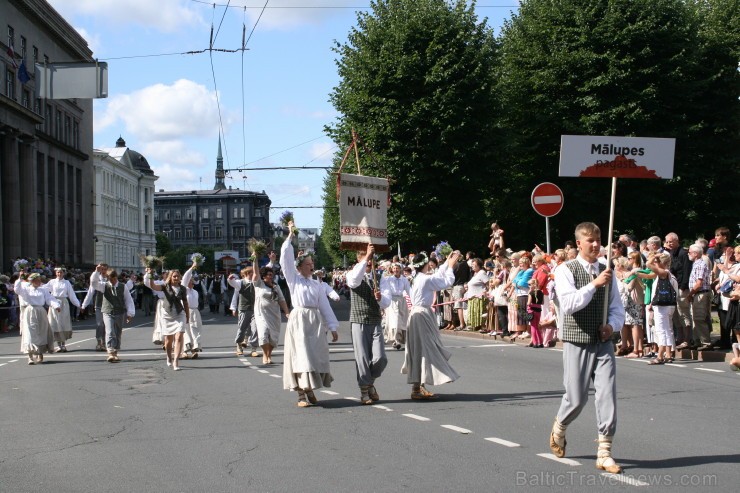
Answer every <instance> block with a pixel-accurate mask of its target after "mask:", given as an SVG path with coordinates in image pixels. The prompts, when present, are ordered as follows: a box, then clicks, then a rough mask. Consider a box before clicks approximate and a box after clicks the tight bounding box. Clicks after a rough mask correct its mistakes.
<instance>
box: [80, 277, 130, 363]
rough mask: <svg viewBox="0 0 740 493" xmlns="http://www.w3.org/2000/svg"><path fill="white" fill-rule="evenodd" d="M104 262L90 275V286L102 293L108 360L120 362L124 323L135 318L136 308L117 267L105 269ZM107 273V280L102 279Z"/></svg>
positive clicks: (101, 309)
mask: <svg viewBox="0 0 740 493" xmlns="http://www.w3.org/2000/svg"><path fill="white" fill-rule="evenodd" d="M104 269H105V268H104V266H103V264H98V265H97V267H95V272H93V273H92V275H91V276H90V286H92V288H93V289H94V290H96V291H97V292H98V293H100V295H102V298H103V299H102V302H101V305H100V311H101V312H102V313H103V323H104V324H105V347H106V350H107V351H108V362H109V363H118V362H119V361H121V359H120V358H119V357H118V351H120V349H121V336H122V335H123V324H124V319H125V322H126V323H128V322H130V321H131V319H132V318H134V314H135V313H136V308H135V307H134V300H133V299H131V293H129V292H128V289H126V286H124V285H123V283H122V282H118V272H117V271H116V269H110V268H109V269H107V270H104ZM103 273H105V276H106V278H107V279H108V280H107V281H103V280H102V274H103Z"/></svg>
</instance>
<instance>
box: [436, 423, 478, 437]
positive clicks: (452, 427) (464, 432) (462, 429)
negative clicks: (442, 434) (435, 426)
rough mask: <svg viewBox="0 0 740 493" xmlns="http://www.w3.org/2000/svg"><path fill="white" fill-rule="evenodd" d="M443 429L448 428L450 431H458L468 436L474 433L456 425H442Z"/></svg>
mask: <svg viewBox="0 0 740 493" xmlns="http://www.w3.org/2000/svg"><path fill="white" fill-rule="evenodd" d="M440 426H441V427H442V428H447V429H448V430H452V431H456V432H458V433H462V434H463V435H468V434H470V433H473V432H472V431H470V430H468V429H467V428H460V427H459V426H455V425H440Z"/></svg>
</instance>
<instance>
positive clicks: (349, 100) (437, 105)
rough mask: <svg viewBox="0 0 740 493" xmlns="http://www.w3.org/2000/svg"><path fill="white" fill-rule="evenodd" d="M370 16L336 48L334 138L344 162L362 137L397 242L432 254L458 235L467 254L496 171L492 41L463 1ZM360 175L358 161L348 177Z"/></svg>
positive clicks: (404, 0) (398, 7) (388, 5)
mask: <svg viewBox="0 0 740 493" xmlns="http://www.w3.org/2000/svg"><path fill="white" fill-rule="evenodd" d="M371 8H372V10H371V12H360V13H358V16H357V27H355V28H353V29H352V30H351V32H350V33H349V36H348V42H347V43H346V44H337V45H336V46H335V49H334V50H335V52H336V53H337V55H338V56H339V58H338V60H337V66H338V71H339V75H340V77H341V81H340V83H339V85H338V86H337V87H335V88H334V91H333V92H332V94H331V101H332V103H333V104H334V107H335V108H336V109H337V111H338V112H339V114H340V117H339V118H338V120H337V121H336V122H335V123H334V124H333V125H331V126H329V127H327V132H328V133H329V135H330V136H331V137H332V138H333V139H334V141H335V142H336V143H337V144H338V145H339V147H340V148H341V149H342V154H343V152H344V149H346V148H347V146H348V145H349V143H350V142H351V137H350V135H351V129H353V128H354V129H355V130H356V131H357V133H358V135H359V136H360V137H361V139H362V140H363V146H362V147H361V151H360V158H361V171H362V174H364V175H368V176H380V177H387V178H389V179H390V180H391V193H392V197H391V200H392V205H391V207H390V210H389V216H388V229H389V241H390V242H391V243H395V242H396V241H401V242H402V243H403V244H404V247H405V248H413V249H417V248H420V247H422V248H431V246H432V245H433V244H434V243H436V242H437V241H438V240H439V239H441V238H443V237H444V238H446V237H449V236H450V235H451V234H452V233H453V232H454V235H455V237H456V243H457V244H459V245H460V248H472V247H473V246H474V245H480V244H481V243H482V241H483V240H484V239H485V236H486V234H485V228H486V222H487V220H488V219H487V218H486V217H485V216H486V211H485V209H484V207H485V203H486V195H487V193H488V187H489V185H490V183H491V178H492V175H493V169H494V168H495V164H494V162H493V161H492V159H491V157H492V144H493V140H492V137H493V133H494V117H495V101H494V97H493V90H492V89H493V88H492V76H493V69H494V61H495V53H496V50H495V42H494V38H493V35H492V33H491V32H490V30H489V28H488V27H487V26H486V24H485V22H479V21H478V19H477V17H476V15H475V13H474V6H473V5H466V2H465V1H462V0H460V1H457V2H447V1H445V0H381V1H373V2H371ZM355 168H356V165H355V163H354V160H353V161H352V162H349V163H348V164H347V165H346V166H345V169H344V171H345V172H350V173H354V172H356V171H355ZM330 181H331V180H330ZM333 193H334V192H333V191H332V190H331V185H325V203H326V204H328V203H330V202H332V200H333V203H334V204H336V199H335V198H334V197H333ZM331 214H332V212H331V209H328V210H327V211H326V213H325V216H326V215H331ZM334 224H336V226H333V225H334ZM462 224H464V225H465V227H464V228H461V227H460V226H461V225H462ZM327 226H332V227H336V228H338V220H336V221H335V219H334V218H331V217H330V218H329V219H325V221H324V229H323V232H324V235H325V236H326V238H325V239H324V241H325V245H326V246H327V250H328V251H329V252H332V254H333V256H334V258H335V261H336V260H337V256H336V253H337V249H336V246H334V245H336V244H337V243H334V241H335V238H334V237H333V233H332V231H334V229H328V228H327ZM337 234H338V232H337ZM337 240H338V238H337Z"/></svg>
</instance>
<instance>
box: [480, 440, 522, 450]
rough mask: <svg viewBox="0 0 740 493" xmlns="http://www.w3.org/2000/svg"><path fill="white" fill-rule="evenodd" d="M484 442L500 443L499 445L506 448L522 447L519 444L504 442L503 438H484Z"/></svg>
mask: <svg viewBox="0 0 740 493" xmlns="http://www.w3.org/2000/svg"><path fill="white" fill-rule="evenodd" d="M484 440H488V441H489V442H493V443H498V444H499V445H503V446H504V447H509V448H513V447H521V445H519V444H518V443H514V442H510V441H508V440H504V439H503V438H496V437H490V438H484Z"/></svg>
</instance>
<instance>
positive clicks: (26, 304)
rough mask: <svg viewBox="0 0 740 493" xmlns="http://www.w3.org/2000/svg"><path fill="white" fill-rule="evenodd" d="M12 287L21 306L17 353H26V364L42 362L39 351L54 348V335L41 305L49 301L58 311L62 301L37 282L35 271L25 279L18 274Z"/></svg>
mask: <svg viewBox="0 0 740 493" xmlns="http://www.w3.org/2000/svg"><path fill="white" fill-rule="evenodd" d="M21 274H23V273H21ZM14 288H15V293H16V294H17V295H18V297H19V298H20V304H21V306H22V308H21V317H20V326H21V353H24V354H27V355H28V364H29V365H33V364H35V363H42V362H43V361H44V355H43V353H51V352H53V349H54V342H53V340H54V336H53V334H52V332H51V326H50V325H49V320H48V318H47V313H46V308H44V305H49V306H50V307H51V308H52V309H53V310H55V311H57V313H58V312H61V311H62V304H61V303H59V301H58V300H57V299H56V298H54V297H53V296H52V295H51V293H49V290H48V289H46V287H44V286H42V285H41V277H40V276H39V275H38V274H36V273H34V274H31V275H30V276H28V282H26V281H24V280H23V279H22V276H21V277H20V278H18V280H17V281H15V285H14Z"/></svg>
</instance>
